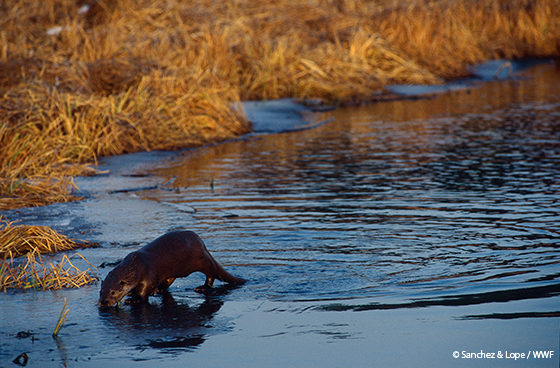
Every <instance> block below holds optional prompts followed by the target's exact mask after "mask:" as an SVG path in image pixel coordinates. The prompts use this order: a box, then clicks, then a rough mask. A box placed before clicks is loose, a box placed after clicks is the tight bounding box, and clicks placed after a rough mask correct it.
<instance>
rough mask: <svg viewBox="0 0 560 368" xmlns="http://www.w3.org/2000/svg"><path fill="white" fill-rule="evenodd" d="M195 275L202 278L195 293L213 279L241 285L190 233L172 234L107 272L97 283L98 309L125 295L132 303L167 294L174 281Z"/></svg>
mask: <svg viewBox="0 0 560 368" xmlns="http://www.w3.org/2000/svg"><path fill="white" fill-rule="evenodd" d="M197 271H199V272H202V273H203V274H205V275H206V282H205V283H204V285H202V286H199V287H197V288H195V291H197V292H205V291H207V290H210V289H211V288H212V284H213V283H214V280H215V279H218V280H221V281H224V282H228V283H233V284H243V283H244V282H245V280H243V279H241V278H238V277H235V276H232V275H231V274H229V273H228V272H227V271H226V270H224V269H223V268H222V266H220V265H219V264H218V262H216V260H215V259H214V258H213V257H212V256H211V255H210V253H209V252H208V250H207V249H206V246H205V245H204V242H203V241H202V239H200V237H199V236H198V235H196V234H195V233H194V232H192V231H174V232H170V233H167V234H165V235H162V236H160V237H159V238H157V239H156V240H154V241H153V242H151V243H150V244H148V245H146V246H145V247H144V248H142V249H140V250H137V251H136V252H132V253H130V254H129V255H127V256H126V257H125V258H124V259H123V260H122V262H121V263H120V264H119V265H118V266H117V267H115V268H114V269H113V270H112V271H111V272H109V274H108V275H107V277H106V278H105V281H103V282H102V283H101V291H100V293H99V305H101V306H112V305H115V304H116V303H118V302H119V301H120V300H121V299H122V298H124V297H125V296H126V295H131V296H132V299H131V300H132V301H142V300H147V299H148V297H149V296H150V295H151V294H153V293H156V292H161V291H164V290H167V288H168V287H169V286H170V285H171V284H172V283H173V281H175V279H176V278H178V277H187V276H188V275H190V274H191V273H193V272H197Z"/></svg>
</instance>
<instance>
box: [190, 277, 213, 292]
mask: <svg viewBox="0 0 560 368" xmlns="http://www.w3.org/2000/svg"><path fill="white" fill-rule="evenodd" d="M213 284H214V278H213V277H210V276H208V275H206V282H205V283H204V285H201V286H198V287H195V288H194V291H196V292H197V293H201V294H207V293H209V292H211V291H212V290H213V289H214V287H213V286H212V285H213Z"/></svg>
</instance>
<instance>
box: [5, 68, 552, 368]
mask: <svg viewBox="0 0 560 368" xmlns="http://www.w3.org/2000/svg"><path fill="white" fill-rule="evenodd" d="M559 83H560V69H559V68H558V65H557V64H554V63H544V64H543V65H540V66H538V67H536V68H532V69H530V70H528V71H524V72H523V73H521V74H517V75H516V76H515V77H514V78H513V79H507V80H505V81H504V80H502V81H499V82H485V83H483V84H481V85H472V84H465V87H464V88H460V89H453V90H452V91H451V92H446V93H442V94H439V95H437V96H435V97H432V98H421V99H417V100H408V101H393V102H385V103H380V104H374V105H371V106H364V107H353V108H342V109H338V110H335V111H330V112H325V113H323V114H321V115H319V116H316V119H318V120H317V121H325V122H326V123H324V124H307V123H306V125H305V126H306V127H307V126H313V127H314V128H313V129H308V130H300V131H296V132H287V133H281V134H262V133H259V132H257V133H255V134H252V135H250V136H247V137H244V138H243V139H240V140H237V141H232V142H228V143H225V144H220V145H215V146H210V147H205V148H202V149H197V150H189V151H184V152H182V153H179V154H171V153H149V154H140V155H129V156H123V157H119V158H114V159H111V160H107V161H106V162H105V166H103V168H108V169H110V170H111V173H110V174H107V175H105V176H101V177H97V178H83V179H81V180H80V182H79V184H80V187H81V188H82V189H83V190H84V192H85V193H86V194H87V195H88V198H87V199H86V200H85V201H82V202H77V203H72V204H63V205H54V206H49V207H46V208H43V209H39V210H38V209H32V210H20V211H11V212H8V213H6V215H8V218H10V219H15V218H22V219H23V221H24V222H25V223H33V224H38V223H41V222H43V223H44V224H47V225H49V226H52V227H54V228H56V229H57V230H59V231H61V232H63V233H65V234H67V235H70V236H75V237H79V238H82V239H87V240H93V241H98V242H99V243H100V246H101V248H96V249H87V250H83V251H80V253H81V254H83V255H84V256H86V258H87V259H89V260H90V261H92V262H93V263H94V264H101V263H102V262H104V261H115V260H117V259H119V258H122V257H123V256H124V255H126V254H127V253H128V252H130V251H132V250H135V249H138V248H139V247H141V246H142V245H143V244H144V243H145V242H147V241H150V240H153V239H154V238H155V237H157V236H159V235H161V234H162V233H164V232H166V231H169V230H175V229H190V230H194V231H196V232H197V233H199V234H200V235H201V237H202V238H203V239H204V240H205V242H206V244H207V246H208V248H209V249H210V251H211V253H212V254H213V255H214V256H215V258H216V259H217V260H218V261H219V262H220V263H222V264H223V265H224V267H225V268H226V269H228V270H229V271H230V272H231V273H233V274H234V275H238V276H241V277H244V278H246V279H248V280H249V282H248V284H246V285H244V286H242V287H240V288H235V289H227V288H221V289H219V290H218V291H217V293H216V295H214V296H212V297H209V298H206V297H203V296H200V295H198V294H196V293H194V292H193V291H192V288H193V287H194V286H197V285H199V284H201V282H202V280H203V277H202V276H200V275H192V276H190V277H189V278H187V279H181V280H177V281H176V283H175V284H174V285H173V286H172V287H171V295H169V296H166V297H164V298H162V297H153V298H152V299H151V300H150V304H149V305H146V306H144V307H142V308H130V307H125V308H123V309H122V310H120V311H118V312H116V311H100V310H98V309H97V307H96V306H95V303H96V299H97V295H98V290H99V285H93V286H90V287H86V288H83V289H80V290H64V291H57V292H44V293H43V292H27V293H22V292H10V293H7V294H1V295H0V307H1V308H2V316H1V317H0V318H1V319H0V321H1V326H2V327H1V330H0V333H1V334H2V335H1V336H0V338H1V343H0V366H4V365H5V366H8V365H12V363H10V362H11V360H12V359H13V358H15V357H16V356H17V355H18V354H19V353H21V352H23V351H26V352H28V354H29V356H30V361H29V364H28V365H29V366H53V367H55V366H76V367H82V366H89V367H97V366H99V367H101V366H103V367H106V366H108V367H110V366H115V367H116V366H119V367H126V366H132V365H134V366H142V365H144V366H148V365H150V366H153V364H154V363H157V364H165V365H166V366H185V365H187V364H189V365H192V366H206V367H218V366H226V365H227V366H233V367H241V366H243V367H249V366H254V367H257V366H259V367H261V366H270V367H286V366H306V367H318V366H321V367H347V366H357V367H373V366H418V367H420V366H427V367H428V366H429V367H440V366H441V367H449V366H467V367H471V366H472V367H479V366H492V367H497V366H504V367H510V366H528V365H530V366H532V367H533V366H542V367H552V366H558V356H559V355H560V353H559V351H558V349H559V331H560V295H559V294H560V281H559V277H560V266H559V262H560V215H559V208H560V207H559V201H560V164H559V162H560V88H558V85H560V84H559ZM290 124H292V122H290ZM278 130H282V129H278V127H274V126H265V125H262V124H261V125H259V131H261V132H265V131H266V132H269V131H278ZM139 173H140V174H145V175H137V174H139ZM131 174H134V175H133V176H131ZM108 271H109V269H100V274H101V276H102V277H104V276H105V275H106V274H107V273H108ZM64 298H67V299H68V301H69V308H70V309H71V312H70V314H69V317H68V322H67V324H66V325H65V327H64V328H63V329H62V330H61V333H60V336H59V338H58V339H57V340H53V339H52V338H51V337H50V334H51V333H52V330H53V329H54V324H56V319H57V317H58V314H59V313H60V309H61V308H62V304H63V299H64ZM27 330H30V331H31V332H32V333H33V334H34V335H33V336H34V340H33V339H32V338H26V339H17V338H16V337H15V335H16V334H17V333H18V332H19V331H27ZM481 351H482V352H484V353H489V354H490V355H491V354H494V358H491V357H490V356H488V357H486V356H485V358H480V357H479V358H473V357H472V355H470V353H477V354H478V353H480V352H481ZM541 351H542V352H550V351H553V352H554V353H553V354H554V355H553V356H552V358H542V357H541V358H535V355H534V354H535V352H541ZM454 352H458V354H459V357H458V358H454V356H453V354H454ZM500 354H501V358H499V356H500ZM521 354H525V355H524V356H523V358H521ZM527 355H528V356H529V359H527ZM516 357H518V358H519V359H515V358H516Z"/></svg>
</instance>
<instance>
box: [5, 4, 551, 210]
mask: <svg viewBox="0 0 560 368" xmlns="http://www.w3.org/2000/svg"><path fill="white" fill-rule="evenodd" d="M385 3H389V2H388V1H385V2H384V4H385ZM393 3H397V2H396V1H394V2H391V4H390V5H386V4H385V5H383V4H381V5H380V3H379V2H375V1H371V0H310V1H306V2H294V1H291V0H276V1H270V0H254V1H248V0H230V1H215V0H196V1H179V0H160V1H156V2H154V1H148V0H134V1H132V0H118V1H107V0H96V1H93V0H91V1H90V0H85V1H84V0H80V2H79V3H77V2H76V1H75V0H46V1H35V0H5V1H3V2H2V3H0V12H1V13H2V17H1V19H0V29H1V30H2V32H0V124H1V125H0V178H1V179H0V209H2V208H13V207H19V206H24V205H25V206H32V205H40V204H47V203H52V202H56V201H67V200H73V199H76V197H75V194H74V192H75V187H74V186H73V184H72V180H71V179H69V178H71V177H72V176H74V175H82V174H84V173H92V172H94V170H92V169H87V168H86V167H84V166H83V165H84V164H86V163H89V164H91V163H93V164H95V162H96V160H97V158H99V157H101V156H106V155H115V154H121V153H127V152H136V151H142V150H157V149H166V150H168V149H178V148H184V147H193V146H198V145H201V144H207V143H211V142H217V141H222V140H225V139H229V138H231V137H235V136H238V135H241V134H244V133H246V132H248V131H249V130H250V124H248V123H247V122H246V121H245V119H244V117H243V116H240V115H238V114H235V113H233V112H232V109H231V106H232V104H235V103H237V102H238V101H240V100H241V99H272V98H279V97H288V96H291V97H298V98H308V97H319V98H322V99H324V100H325V101H327V102H331V103H332V102H334V103H337V102H351V101H354V102H355V101H364V100H366V101H367V100H372V99H376V98H378V96H379V93H380V92H382V91H383V87H384V86H385V85H387V84H391V83H441V82H442V80H443V79H449V78H455V77H458V76H463V75H465V74H466V66H468V65H470V64H472V63H477V62H480V61H483V60H486V59H492V58H497V57H511V58H523V57H543V56H553V57H558V56H559V54H560V41H559V40H560V21H559V19H560V0H511V1H509V0H471V1H458V0H439V1H427V0H407V1H400V2H399V3H398V4H401V5H393ZM84 4H86V5H89V10H88V11H87V12H80V9H83V8H81V7H82V5H84ZM403 4H404V5H403Z"/></svg>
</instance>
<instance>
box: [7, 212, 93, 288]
mask: <svg viewBox="0 0 560 368" xmlns="http://www.w3.org/2000/svg"><path fill="white" fill-rule="evenodd" d="M84 246H88V244H87V243H85V242H82V241H75V240H72V239H69V238H67V237H66V236H64V235H61V234H58V233H57V232H56V231H54V230H52V229H50V228H49V227H44V226H27V225H13V223H11V222H9V221H7V220H6V219H5V218H2V216H0V259H1V260H2V261H1V263H0V290H3V291H6V290H7V289H9V288H20V289H29V288H33V289H40V290H48V289H60V288H67V287H80V286H83V285H87V284H90V283H92V282H95V281H97V280H98V279H99V277H98V275H97V269H96V268H95V267H94V266H92V265H91V264H90V263H89V262H87V260H86V259H85V258H84V257H83V256H81V255H80V254H75V255H73V256H72V257H80V258H81V259H82V260H83V261H85V262H86V263H88V264H89V265H90V266H91V268H88V269H86V270H85V271H81V270H80V269H78V268H77V267H76V266H74V265H73V264H72V262H71V260H70V257H68V256H67V255H64V256H62V259H61V260H60V261H59V262H58V263H56V264H53V263H51V262H48V263H45V262H44V261H43V259H42V258H41V255H40V254H41V253H52V252H59V251H67V250H72V249H75V248H77V247H84ZM20 256H25V260H22V259H18V258H17V257H20Z"/></svg>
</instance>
